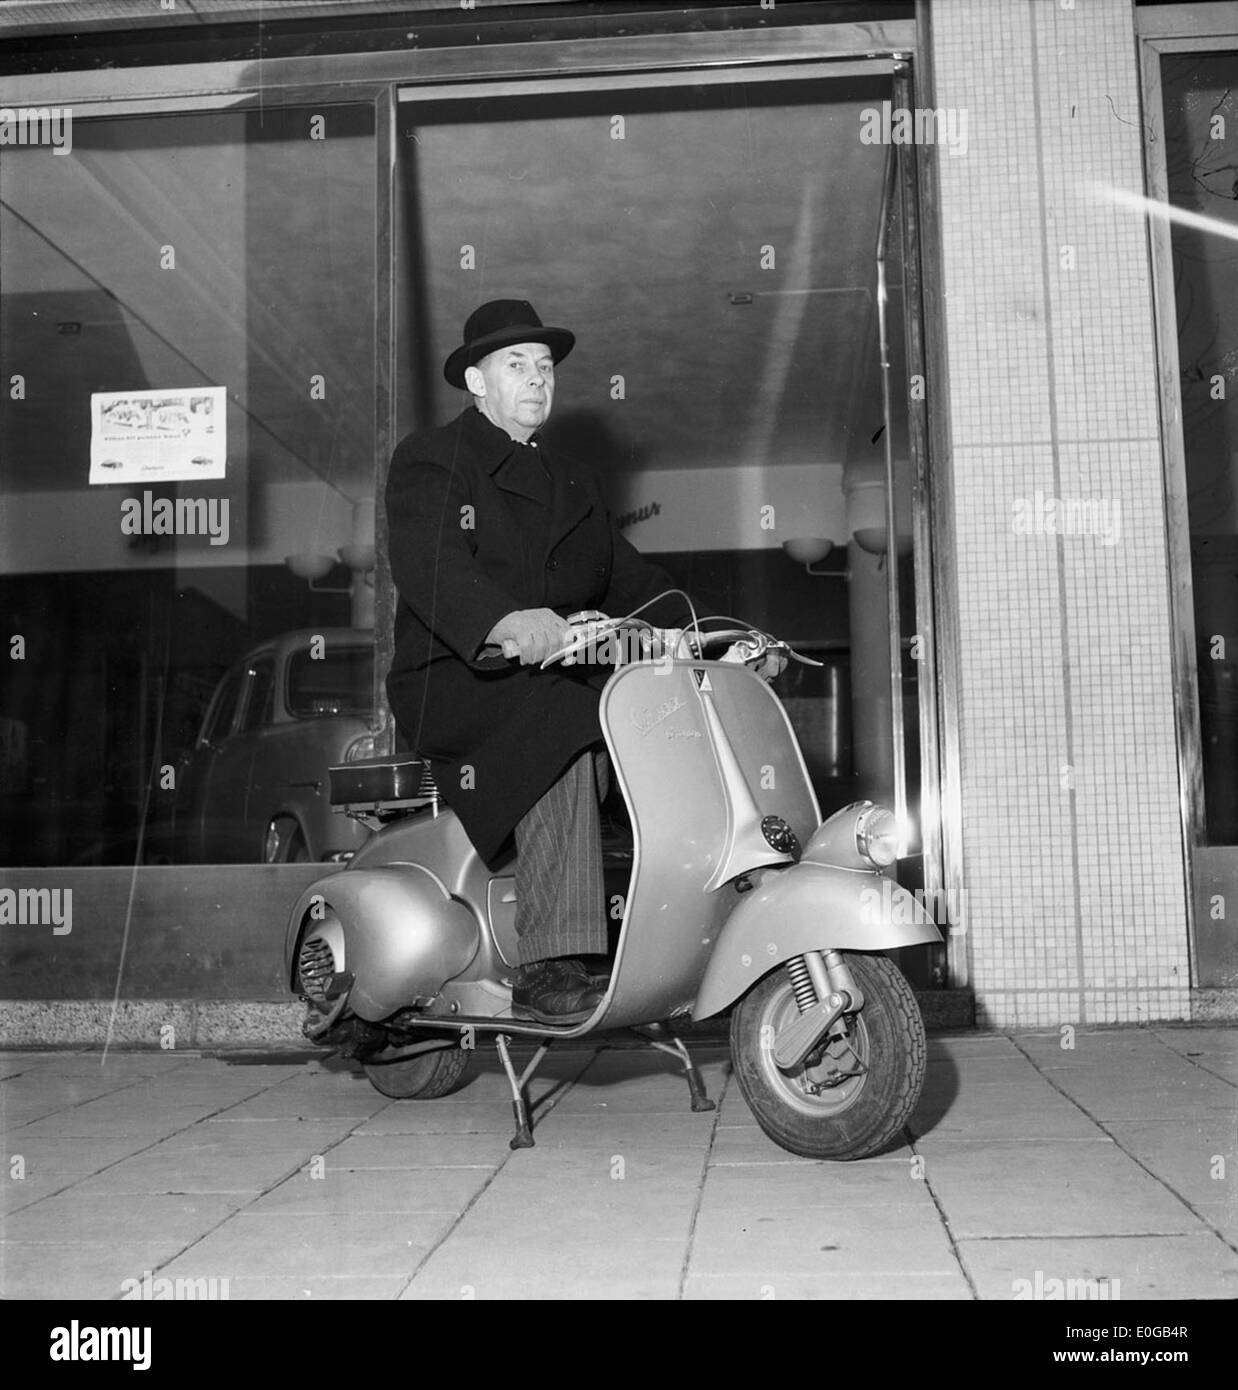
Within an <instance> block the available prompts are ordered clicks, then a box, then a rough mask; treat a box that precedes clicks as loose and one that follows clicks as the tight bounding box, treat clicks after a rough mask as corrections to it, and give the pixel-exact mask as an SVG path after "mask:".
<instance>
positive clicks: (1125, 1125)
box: [1105, 1115, 1238, 1205]
mask: <svg viewBox="0 0 1238 1390" xmlns="http://www.w3.org/2000/svg"><path fill="white" fill-rule="evenodd" d="M1105 1128H1106V1130H1107V1131H1108V1132H1109V1134H1111V1135H1112V1136H1113V1139H1114V1142H1115V1143H1116V1144H1117V1145H1118V1146H1119V1147H1120V1148H1121V1149H1122V1150H1123V1151H1124V1152H1125V1153H1128V1154H1130V1155H1131V1157H1132V1158H1134V1159H1135V1160H1136V1161H1137V1162H1138V1163H1140V1164H1141V1165H1142V1166H1143V1167H1145V1168H1147V1169H1149V1170H1150V1171H1151V1172H1153V1173H1155V1174H1156V1176H1157V1177H1158V1178H1160V1179H1161V1181H1162V1182H1163V1183H1165V1185H1166V1186H1167V1187H1170V1188H1172V1189H1173V1191H1174V1192H1176V1193H1177V1194H1178V1195H1179V1196H1180V1197H1182V1198H1183V1199H1184V1200H1185V1201H1188V1202H1190V1203H1191V1204H1192V1205H1195V1204H1196V1203H1199V1202H1220V1201H1224V1200H1225V1199H1226V1197H1228V1198H1229V1199H1230V1200H1231V1201H1232V1202H1235V1203H1238V1117H1234V1116H1221V1115H1215V1116H1214V1115H1207V1116H1204V1117H1202V1118H1200V1119H1195V1120H1189V1119H1188V1120H1184V1121H1181V1122H1179V1121H1172V1120H1160V1119H1150V1120H1112V1121H1108V1122H1107V1123H1106V1125H1105Z"/></svg>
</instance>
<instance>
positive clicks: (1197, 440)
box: [1161, 51, 1238, 845]
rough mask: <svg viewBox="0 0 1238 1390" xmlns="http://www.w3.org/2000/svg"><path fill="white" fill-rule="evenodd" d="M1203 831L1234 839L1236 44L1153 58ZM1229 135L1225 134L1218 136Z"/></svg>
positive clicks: (1237, 692) (1237, 823) (1212, 838)
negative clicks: (1173, 215) (1185, 219)
mask: <svg viewBox="0 0 1238 1390" xmlns="http://www.w3.org/2000/svg"><path fill="white" fill-rule="evenodd" d="M1161 80H1162V86H1163V91H1164V101H1165V162H1166V170H1167V175H1168V191H1169V201H1170V202H1171V204H1173V206H1174V207H1176V208H1181V209H1183V210H1185V211H1187V212H1189V213H1191V214H1196V215H1202V216H1203V217H1206V218H1207V219H1208V221H1207V223H1205V224H1197V225H1183V224H1182V223H1181V222H1180V221H1175V222H1174V224H1173V237H1172V240H1173V261H1174V295H1175V301H1176V308H1177V316H1178V357H1179V363H1180V367H1181V393H1182V432H1183V442H1184V445H1185V450H1186V477H1187V494H1188V506H1189V515H1190V530H1191V584H1192V595H1193V601H1194V608H1195V634H1196V661H1197V666H1198V676H1199V711H1200V733H1201V742H1202V754H1203V782H1204V800H1205V808H1206V833H1205V839H1204V842H1205V843H1207V844H1210V845H1235V844H1238V245H1236V244H1235V243H1236V242H1238V202H1236V201H1235V197H1236V194H1238V183H1236V180H1235V162H1234V155H1233V146H1234V140H1233V132H1234V131H1235V130H1238V51H1229V52H1222V53H1209V54H1186V55H1181V56H1170V57H1166V58H1164V59H1163V60H1162V70H1161ZM1227 132H1228V134H1227Z"/></svg>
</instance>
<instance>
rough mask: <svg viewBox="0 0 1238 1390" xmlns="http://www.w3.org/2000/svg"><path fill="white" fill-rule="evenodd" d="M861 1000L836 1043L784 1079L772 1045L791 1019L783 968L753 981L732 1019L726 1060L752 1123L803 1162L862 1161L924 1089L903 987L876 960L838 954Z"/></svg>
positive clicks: (894, 1131) (914, 1016)
mask: <svg viewBox="0 0 1238 1390" xmlns="http://www.w3.org/2000/svg"><path fill="white" fill-rule="evenodd" d="M845 959H846V962H847V965H848V967H849V968H850V970H851V972H852V974H853V975H854V977H855V981H856V984H857V985H858V986H859V988H860V990H861V992H862V993H863V995H864V1005H863V1007H862V1008H861V1009H860V1010H859V1011H858V1012H856V1013H854V1014H846V1015H844V1018H843V1021H844V1022H845V1024H846V1034H845V1036H841V1037H837V1038H832V1039H830V1040H829V1041H828V1042H827V1043H826V1044H825V1045H823V1046H819V1047H818V1048H817V1049H815V1050H814V1051H813V1052H810V1053H809V1054H808V1057H807V1058H806V1059H805V1060H804V1062H803V1063H801V1065H799V1066H798V1067H795V1068H793V1069H792V1070H791V1071H789V1072H784V1071H783V1070H781V1068H779V1067H778V1065H777V1064H776V1063H775V1061H774V1056H773V1049H772V1039H773V1038H775V1037H776V1036H777V1035H778V1032H779V1030H780V1029H782V1028H784V1027H785V1026H786V1025H787V1024H788V1023H790V1022H792V1021H793V1020H794V1019H795V1018H796V1017H797V1016H798V1013H799V1009H798V1007H797V1005H796V1002H795V992H794V990H793V988H792V985H791V980H790V978H789V976H788V974H787V971H786V969H785V967H783V966H779V967H778V968H777V969H775V970H772V971H770V973H769V974H768V975H766V976H765V977H764V978H763V979H761V980H759V981H758V982H757V983H756V984H755V985H754V986H753V987H752V989H751V990H749V991H748V993H747V994H746V995H745V996H744V997H743V999H741V1000H740V1002H739V1003H738V1004H737V1005H736V1006H735V1009H734V1010H733V1012H732V1014H731V1061H732V1065H733V1066H734V1068H735V1076H736V1079H737V1081H738V1082H739V1088H740V1091H741V1092H742V1093H743V1096H744V1099H745V1100H746V1101H747V1102H748V1107H749V1109H750V1110H751V1111H752V1113H753V1116H754V1117H755V1119H756V1121H757V1123H758V1124H759V1125H760V1126H761V1128H762V1129H763V1130H764V1131H765V1133H766V1134H768V1135H769V1137H770V1138H771V1139H772V1140H773V1141H774V1142H775V1143H776V1144H778V1145H780V1146H781V1147H782V1148H784V1149H787V1150H788V1151H789V1152H791V1153H795V1154H801V1155H803V1156H804V1157H805V1158H826V1159H856V1158H868V1157H870V1156H871V1155H873V1154H876V1153H880V1152H881V1150H882V1149H884V1148H886V1147H887V1146H888V1145H889V1144H890V1142H891V1141H892V1140H893V1139H894V1138H895V1136H896V1135H898V1133H899V1132H900V1131H901V1130H902V1128H903V1126H904V1125H905V1124H906V1123H907V1121H908V1119H909V1118H910V1117H911V1112H912V1111H913V1110H914V1109H915V1108H916V1105H917V1103H918V1102H919V1099H920V1091H921V1089H922V1088H923V1085H924V1070H925V1059H926V1056H927V1045H926V1041H925V1036H924V1019H923V1017H922V1016H921V1014H920V1006H919V1005H918V1004H917V1003H916V996H915V995H914V994H913V993H912V990H911V986H910V985H908V983H907V981H906V980H905V979H904V978H903V975H902V972H901V971H900V970H899V969H898V967H897V966H896V965H895V964H894V962H893V961H891V960H887V959H886V957H885V956H875V955H861V954H857V953H853V952H847V953H845Z"/></svg>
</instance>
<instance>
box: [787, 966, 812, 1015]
mask: <svg viewBox="0 0 1238 1390" xmlns="http://www.w3.org/2000/svg"><path fill="white" fill-rule="evenodd" d="M787 974H788V975H789V976H790V977H791V988H792V989H793V990H794V991H795V1004H796V1007H797V1008H798V1009H799V1011H800V1013H802V1014H806V1013H807V1012H808V1010H809V1009H811V1008H812V1007H813V1005H814V1004H815V1003H816V1002H817V991H816V990H815V989H813V987H812V980H811V978H810V977H809V974H808V966H807V965H805V964H804V957H803V956H795V957H794V958H793V959H791V960H789V961H787Z"/></svg>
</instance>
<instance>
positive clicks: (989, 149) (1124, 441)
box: [931, 0, 1189, 1027]
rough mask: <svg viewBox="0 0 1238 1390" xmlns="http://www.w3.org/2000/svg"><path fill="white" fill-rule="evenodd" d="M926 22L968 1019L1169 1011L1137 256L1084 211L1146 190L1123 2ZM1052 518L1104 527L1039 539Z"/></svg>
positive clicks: (1134, 222) (937, 10) (1004, 1023)
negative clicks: (939, 112) (958, 114)
mask: <svg viewBox="0 0 1238 1390" xmlns="http://www.w3.org/2000/svg"><path fill="white" fill-rule="evenodd" d="M931 24H932V32H933V51H932V59H933V67H934V71H935V94H934V100H935V104H936V105H937V106H940V107H952V106H953V107H960V108H965V109H966V111H967V126H966V131H967V145H966V150H965V152H960V153H954V154H952V153H949V152H947V151H946V150H941V151H939V153H938V166H939V170H940V194H941V220H942V233H943V247H942V251H943V263H944V290H945V295H946V324H945V332H946V344H947V364H948V374H949V421H950V426H949V428H950V436H951V455H950V458H949V460H948V462H947V466H948V467H949V468H950V469H951V470H952V475H953V489H954V496H955V515H954V517H953V527H954V540H955V554H956V556H957V564H956V567H955V570H954V573H953V574H952V575H951V576H949V577H948V579H949V582H948V584H947V590H948V591H949V590H950V589H951V588H953V594H951V593H949V592H947V595H946V597H947V600H948V601H949V600H950V599H951V598H953V600H954V602H956V603H957V612H958V618H959V636H960V666H961V690H960V691H959V700H958V705H957V719H958V728H959V741H960V747H961V798H962V819H963V886H964V888H965V890H966V892H967V902H968V931H967V941H968V948H969V951H970V965H971V972H972V984H973V985H974V988H975V991H976V997H977V1006H978V1015H979V1017H980V1019H981V1020H982V1021H983V1022H984V1023H986V1024H988V1025H990V1026H996V1027H1011V1026H1055V1025H1058V1024H1061V1023H1068V1022H1078V1021H1087V1022H1124V1021H1135V1020H1142V1019H1152V1018H1181V1017H1186V1016H1188V1015H1189V994H1188V987H1189V967H1188V947H1187V923H1186V897H1185V884H1184V874H1183V849H1182V832H1181V823H1180V820H1179V802H1178V775H1177V762H1176V751H1175V735H1174V713H1173V693H1172V688H1171V671H1170V651H1171V643H1170V619H1169V595H1168V586H1167V580H1166V566H1165V519H1164V502H1163V496H1162V483H1161V462H1160V445H1159V438H1158V428H1159V427H1158V412H1157V386H1156V375H1155V359H1154V339H1153V318H1152V303H1151V292H1152V291H1151V281H1150V269H1149V264H1148V251H1147V238H1146V232H1145V229H1144V226H1143V224H1142V219H1141V217H1140V216H1139V215H1137V214H1132V213H1131V212H1129V211H1127V210H1125V209H1122V208H1119V207H1118V206H1116V205H1114V204H1113V203H1111V202H1107V201H1105V200H1104V198H1103V197H1102V196H1099V195H1098V193H1097V192H1096V188H1097V186H1102V187H1103V186H1111V187H1116V188H1119V189H1125V190H1130V191H1132V192H1136V193H1141V192H1142V191H1143V174H1142V148H1141V138H1142V132H1141V127H1140V102H1139V88H1138V69H1137V60H1136V49H1135V39H1134V33H1133V20H1132V6H1131V5H1130V3H1129V0H1075V3H1074V4H1073V7H1072V6H1070V5H1069V4H1066V3H1063V0H933V4H932V6H931ZM1038 494H1039V497H1038ZM1050 499H1062V500H1073V501H1076V502H1082V503H1092V504H1094V508H1093V510H1092V511H1091V513H1090V514H1089V513H1088V512H1087V511H1086V510H1085V511H1083V512H1080V513H1079V514H1077V516H1076V517H1075V519H1074V521H1073V523H1072V525H1073V533H1072V534H1052V533H1051V523H1050V526H1046V525H1045V524H1044V523H1045V519H1046V516H1047V509H1048V506H1049V500H1050ZM1020 524H1027V525H1030V526H1031V527H1032V528H1033V529H1032V530H1031V532H1030V533H1021V532H1020V531H1019V530H1017V529H1016V525H1020ZM1106 527H1107V528H1108V529H1107V534H1099V533H1098V532H1099V531H1100V530H1101V528H1106ZM1115 533H1116V534H1115Z"/></svg>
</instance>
